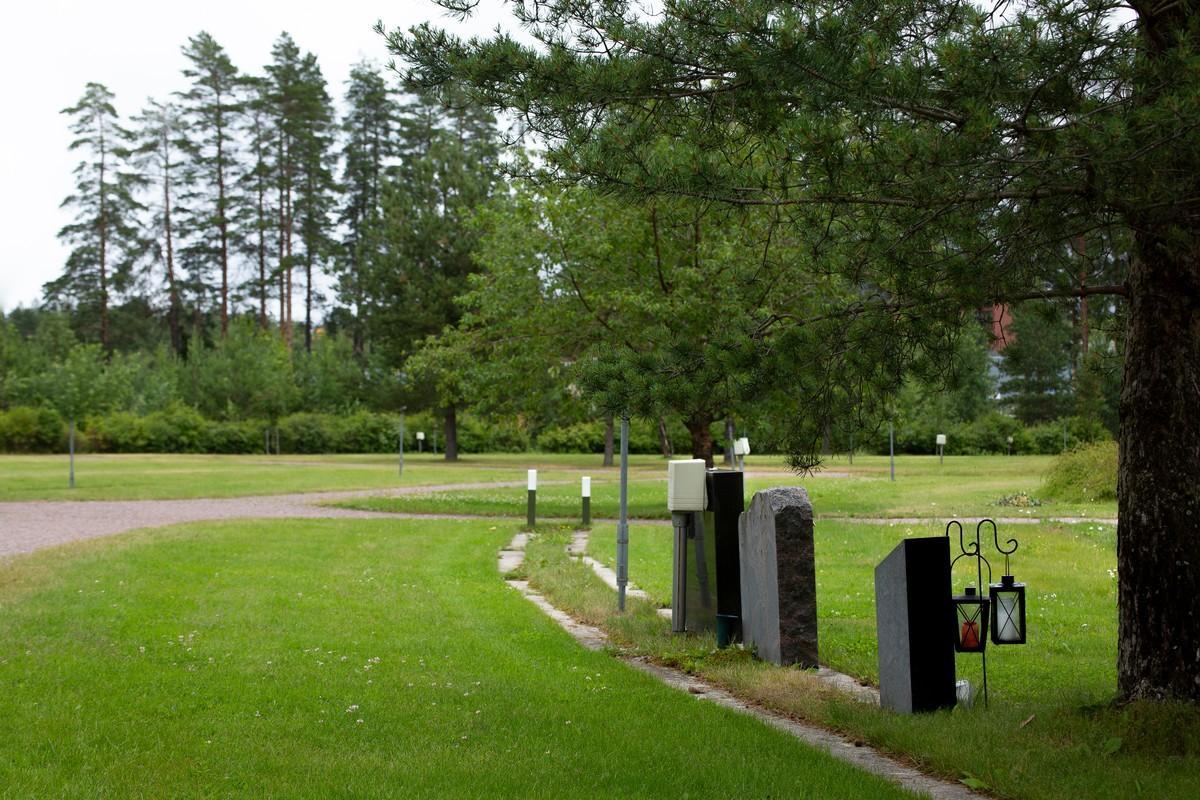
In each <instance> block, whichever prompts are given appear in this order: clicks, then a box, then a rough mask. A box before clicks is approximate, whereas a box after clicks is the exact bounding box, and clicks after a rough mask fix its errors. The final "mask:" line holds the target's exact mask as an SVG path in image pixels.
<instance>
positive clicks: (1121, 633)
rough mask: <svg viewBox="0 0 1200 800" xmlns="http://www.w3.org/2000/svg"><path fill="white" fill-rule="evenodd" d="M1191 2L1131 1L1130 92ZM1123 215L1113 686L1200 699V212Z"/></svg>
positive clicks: (1188, 17) (1160, 57) (1185, 161)
mask: <svg viewBox="0 0 1200 800" xmlns="http://www.w3.org/2000/svg"><path fill="white" fill-rule="evenodd" d="M1198 6H1200V3H1197V2H1186V3H1175V4H1167V5H1163V6H1152V7H1147V8H1146V9H1139V12H1138V13H1139V32H1140V34H1141V36H1142V46H1143V55H1144V61H1143V62H1142V66H1143V67H1144V68H1145V69H1146V73H1145V74H1144V76H1143V77H1142V79H1141V80H1140V81H1139V85H1138V87H1137V91H1136V96H1137V101H1138V103H1140V104H1147V105H1149V104H1152V103H1155V102H1156V101H1157V100H1158V95H1159V94H1160V93H1161V92H1163V91H1172V90H1173V89H1175V88H1176V86H1175V84H1174V83H1173V82H1172V78H1173V72H1172V70H1173V68H1172V67H1171V66H1169V62H1167V61H1165V60H1164V54H1166V53H1169V52H1170V51H1171V50H1173V49H1174V48H1176V47H1178V46H1179V44H1180V36H1181V35H1184V34H1188V35H1190V36H1191V37H1192V38H1193V41H1192V42H1191V44H1192V52H1193V53H1194V52H1196V51H1198V50H1200V41H1195V40H1196V39H1197V38H1198V37H1200V27H1197V26H1196V24H1195V22H1194V21H1192V20H1193V18H1194V15H1195V14H1196V13H1197V10H1198ZM1156 62H1159V63H1156ZM1164 87H1165V88H1164ZM1191 146H1194V144H1193V145H1191ZM1193 152H1194V151H1192V150H1190V149H1187V148H1185V149H1184V150H1181V151H1177V152H1176V153H1171V151H1168V154H1169V155H1168V157H1170V158H1177V159H1179V163H1178V164H1170V163H1164V164H1160V165H1159V169H1160V171H1163V170H1166V171H1167V173H1168V174H1170V171H1171V170H1169V169H1168V168H1171V169H1173V171H1174V173H1175V174H1177V175H1179V176H1181V177H1182V181H1180V183H1179V186H1178V191H1177V194H1178V196H1179V197H1180V198H1187V197H1195V196H1196V194H1197V192H1200V175H1197V174H1196V172H1195V171H1194V170H1193V169H1192V168H1191V166H1190V162H1191V161H1192V160H1193V158H1192V153H1193ZM1127 218H1128V220H1129V223H1130V228H1131V229H1132V230H1133V231H1134V232H1135V233H1134V252H1133V258H1132V260H1131V263H1130V267H1129V286H1128V302H1129V319H1128V339H1127V341H1126V351H1125V373H1124V377H1123V380H1122V384H1121V431H1120V436H1119V437H1118V444H1119V448H1120V452H1119V455H1118V477H1117V518H1118V526H1117V571H1118V581H1117V605H1118V612H1119V613H1118V617H1119V630H1118V636H1117V686H1118V689H1119V690H1120V692H1121V694H1122V696H1124V697H1125V698H1127V699H1143V698H1149V699H1158V698H1181V699H1188V700H1192V701H1200V591H1197V580H1196V574H1197V569H1200V532H1198V531H1197V524H1198V523H1200V417H1198V416H1197V409H1198V408H1200V220H1197V219H1196V218H1195V216H1194V215H1193V214H1187V213H1179V212H1178V211H1177V210H1174V209H1171V208H1163V207H1160V208H1157V209H1155V208H1153V207H1148V208H1145V209H1134V210H1133V211H1132V212H1129V213H1127Z"/></svg>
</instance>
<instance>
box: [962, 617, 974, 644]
mask: <svg viewBox="0 0 1200 800" xmlns="http://www.w3.org/2000/svg"><path fill="white" fill-rule="evenodd" d="M959 640H960V641H961V642H962V646H963V647H979V623H978V622H975V621H974V620H969V619H968V620H963V624H962V635H961V636H960V637H959Z"/></svg>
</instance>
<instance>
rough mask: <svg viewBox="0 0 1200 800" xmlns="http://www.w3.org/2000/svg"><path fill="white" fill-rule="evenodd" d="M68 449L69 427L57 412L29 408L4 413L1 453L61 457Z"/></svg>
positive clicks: (0, 416) (0, 427)
mask: <svg viewBox="0 0 1200 800" xmlns="http://www.w3.org/2000/svg"><path fill="white" fill-rule="evenodd" d="M66 447H67V428H66V423H64V422H63V419H62V417H60V416H59V415H58V413H57V412H55V411H53V410H51V409H49V408H30V407H28V406H16V407H14V408H10V409H9V410H8V411H0V450H2V451H4V452H6V453H57V452H61V451H63V450H65V449H66Z"/></svg>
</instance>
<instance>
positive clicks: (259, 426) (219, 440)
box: [204, 420, 267, 454]
mask: <svg viewBox="0 0 1200 800" xmlns="http://www.w3.org/2000/svg"><path fill="white" fill-rule="evenodd" d="M266 429H267V424H266V423H265V422H260V421H257V420H244V421H242V422H210V423H209V424H208V427H207V429H206V430H205V436H204V452H206V453H230V454H248V453H262V452H264V451H265V449H266V437H265V436H264V432H265V431H266Z"/></svg>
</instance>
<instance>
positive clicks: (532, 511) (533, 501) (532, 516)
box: [525, 469, 537, 529]
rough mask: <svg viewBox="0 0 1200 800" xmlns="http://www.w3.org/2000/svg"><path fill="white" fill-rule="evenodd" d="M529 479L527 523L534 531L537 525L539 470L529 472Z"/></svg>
mask: <svg viewBox="0 0 1200 800" xmlns="http://www.w3.org/2000/svg"><path fill="white" fill-rule="evenodd" d="M527 479H528V485H529V503H528V505H527V506H526V509H525V521H526V522H527V523H528V525H529V527H530V528H531V529H532V528H533V526H534V525H535V524H537V470H536V469H531V470H529V473H528V476H527Z"/></svg>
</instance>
